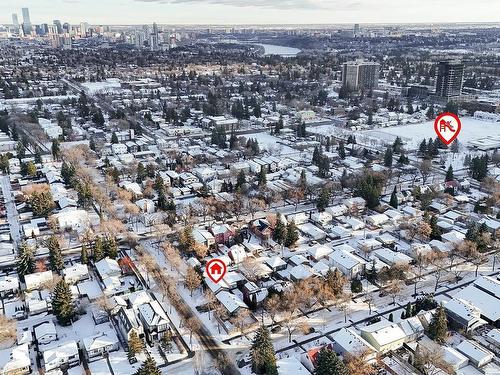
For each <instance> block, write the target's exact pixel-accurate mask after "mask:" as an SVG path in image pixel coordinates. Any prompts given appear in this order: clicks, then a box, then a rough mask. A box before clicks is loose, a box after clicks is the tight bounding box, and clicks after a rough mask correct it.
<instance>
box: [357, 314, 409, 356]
mask: <svg viewBox="0 0 500 375" xmlns="http://www.w3.org/2000/svg"><path fill="white" fill-rule="evenodd" d="M360 331H361V337H363V338H364V339H365V340H366V341H367V342H368V343H369V344H370V345H371V346H373V347H374V348H375V349H376V350H377V351H378V352H380V353H386V352H389V351H392V350H396V349H399V348H400V347H402V346H403V344H404V343H405V341H406V334H405V332H404V331H403V330H402V329H401V327H400V326H399V325H398V324H396V323H392V322H389V321H381V322H378V323H375V324H370V325H368V326H364V327H361V328H360Z"/></svg>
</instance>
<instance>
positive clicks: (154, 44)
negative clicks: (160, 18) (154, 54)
mask: <svg viewBox="0 0 500 375" xmlns="http://www.w3.org/2000/svg"><path fill="white" fill-rule="evenodd" d="M150 47H151V51H158V25H157V24H156V22H155V23H153V32H152V33H151V42H150Z"/></svg>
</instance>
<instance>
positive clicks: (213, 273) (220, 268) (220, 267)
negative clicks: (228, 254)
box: [205, 258, 227, 284]
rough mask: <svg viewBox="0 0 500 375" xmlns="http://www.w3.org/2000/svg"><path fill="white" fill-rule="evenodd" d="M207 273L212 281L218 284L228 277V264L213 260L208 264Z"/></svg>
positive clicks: (216, 259)
mask: <svg viewBox="0 0 500 375" xmlns="http://www.w3.org/2000/svg"><path fill="white" fill-rule="evenodd" d="M205 271H206V273H207V276H208V277H209V278H210V280H212V281H213V282H214V283H216V284H217V283H218V282H219V281H221V280H222V279H223V278H224V276H225V275H226V272H227V267H226V263H224V262H223V261H222V260H220V259H218V258H214V259H211V260H209V261H208V262H207V264H206V266H205Z"/></svg>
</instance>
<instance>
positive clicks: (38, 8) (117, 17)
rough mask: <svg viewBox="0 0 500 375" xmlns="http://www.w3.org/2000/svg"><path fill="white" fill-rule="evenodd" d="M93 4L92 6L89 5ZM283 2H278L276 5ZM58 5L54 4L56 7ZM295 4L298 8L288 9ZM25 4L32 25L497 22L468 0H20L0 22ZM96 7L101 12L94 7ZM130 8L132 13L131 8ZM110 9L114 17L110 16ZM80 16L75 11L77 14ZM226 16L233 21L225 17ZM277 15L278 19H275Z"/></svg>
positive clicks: (2, 8) (486, 1)
mask: <svg viewBox="0 0 500 375" xmlns="http://www.w3.org/2000/svg"><path fill="white" fill-rule="evenodd" d="M92 4H94V5H95V7H93V6H92ZM280 4H282V6H280ZM56 6H57V7H56ZM294 6H296V8H294V9H292V8H293V7H294ZM25 7H27V8H29V9H30V13H31V15H32V22H33V23H35V24H41V23H48V22H52V20H53V19H60V20H64V22H68V23H70V24H77V23H80V22H82V21H85V22H89V23H91V24H93V25H100V24H106V25H141V24H145V23H152V22H157V23H158V24H163V25H336V24H349V23H360V24H402V25H404V24H450V23H471V21H470V20H471V19H474V21H472V23H496V22H498V21H497V20H495V19H494V17H495V16H494V14H497V13H498V12H495V9H496V8H498V4H497V3H496V2H495V1H494V0H479V1H478V2H476V3H475V4H474V5H473V6H472V5H471V4H470V2H461V1H458V2H456V1H449V0H448V1H444V2H440V3H439V4H434V2H432V1H416V0H410V1H406V2H405V4H398V6H394V5H393V4H392V3H391V1H387V0H383V1H379V2H378V3H377V5H376V6H374V4H373V2H369V1H367V0H359V1H356V2H353V1H351V2H343V3H340V4H336V2H326V1H323V0H278V1H274V2H263V1H257V2H247V1H243V0H241V1H238V2H236V3H234V4H233V3H230V2H226V1H223V0H218V1H216V0H213V1H209V2H207V3H202V2H199V1H196V0H186V1H183V0H178V1H166V0H158V1H155V0H111V1H109V2H106V4H101V3H99V2H97V1H96V0H89V1H87V2H86V3H85V4H84V3H83V2H82V1H79V0H56V1H55V2H51V6H50V7H47V6H44V5H43V1H33V0H31V1H25V2H24V4H17V3H16V4H10V2H4V3H3V4H0V15H1V16H0V22H1V23H4V24H10V22H11V20H10V17H11V14H13V13H16V14H18V16H20V15H21V8H25ZM97 9H99V10H100V11H97ZM131 9H133V12H131ZM111 14H112V16H110V15H111ZM75 15H78V16H75ZM228 18H230V19H231V22H228V21H227V19H228ZM277 20H278V22H277Z"/></svg>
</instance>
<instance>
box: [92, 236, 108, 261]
mask: <svg viewBox="0 0 500 375" xmlns="http://www.w3.org/2000/svg"><path fill="white" fill-rule="evenodd" d="M105 257H106V254H105V253H104V244H103V240H102V238H101V237H96V239H95V241H94V253H93V258H94V262H98V261H100V260H101V259H104V258H105Z"/></svg>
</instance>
